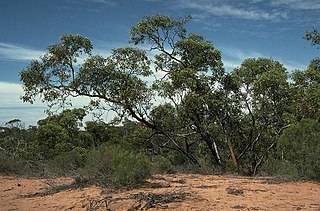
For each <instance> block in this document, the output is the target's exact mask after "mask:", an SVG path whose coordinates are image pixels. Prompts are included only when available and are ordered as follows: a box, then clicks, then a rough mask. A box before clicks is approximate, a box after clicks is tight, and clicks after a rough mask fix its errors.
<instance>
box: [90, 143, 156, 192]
mask: <svg viewBox="0 0 320 211" xmlns="http://www.w3.org/2000/svg"><path fill="white" fill-rule="evenodd" d="M85 171H86V173H87V174H88V175H89V177H90V178H92V179H93V180H94V181H96V182H98V183H100V184H102V185H112V186H115V187H120V186H135V185H137V184H140V183H142V182H143V181H145V179H147V178H148V177H149V176H150V171H151V168H150V162H149V160H148V158H147V157H146V156H145V155H144V154H141V153H136V152H132V151H130V150H127V149H123V148H120V147H119V146H114V145H105V144H104V145H101V146H100V147H99V148H98V149H96V150H93V151H91V152H90V153H89V155H88V157H87V160H86V167H85Z"/></svg>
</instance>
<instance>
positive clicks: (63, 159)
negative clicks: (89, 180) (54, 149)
mask: <svg viewBox="0 0 320 211" xmlns="http://www.w3.org/2000/svg"><path fill="white" fill-rule="evenodd" d="M86 154H87V150H86V149H84V148H81V147H76V148H74V149H73V150H71V151H70V152H63V153H61V154H59V155H57V156H56V157H54V158H53V159H52V160H50V161H49V162H48V165H49V166H50V168H51V171H53V172H54V173H59V174H62V175H66V174H70V173H72V172H73V171H76V170H78V169H80V168H83V167H84V166H85V157H86Z"/></svg>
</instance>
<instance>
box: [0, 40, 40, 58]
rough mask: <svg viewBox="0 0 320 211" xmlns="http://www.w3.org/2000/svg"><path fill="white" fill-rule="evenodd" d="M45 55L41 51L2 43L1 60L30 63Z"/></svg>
mask: <svg viewBox="0 0 320 211" xmlns="http://www.w3.org/2000/svg"><path fill="white" fill-rule="evenodd" d="M43 54H44V51H41V50H37V49H32V48H29V47H24V46H19V45H15V44H11V43H3V42H0V60H20V61H30V60H32V59H37V58H39V57H40V56H41V55H43Z"/></svg>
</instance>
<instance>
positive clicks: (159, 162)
mask: <svg viewBox="0 0 320 211" xmlns="http://www.w3.org/2000/svg"><path fill="white" fill-rule="evenodd" d="M152 171H153V172H154V173H172V172H173V166H172V164H171V162H170V160H169V159H168V158H166V157H164V156H161V155H159V156H156V157H154V158H153V162H152Z"/></svg>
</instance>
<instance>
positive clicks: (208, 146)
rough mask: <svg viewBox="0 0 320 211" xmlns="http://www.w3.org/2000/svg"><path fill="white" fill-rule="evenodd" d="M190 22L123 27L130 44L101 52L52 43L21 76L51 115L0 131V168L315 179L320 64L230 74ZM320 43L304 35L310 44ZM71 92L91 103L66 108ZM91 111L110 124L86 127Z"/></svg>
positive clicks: (84, 41) (132, 178)
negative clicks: (104, 114) (108, 52)
mask: <svg viewBox="0 0 320 211" xmlns="http://www.w3.org/2000/svg"><path fill="white" fill-rule="evenodd" d="M189 20H190V17H184V18H180V19H172V18H170V17H168V16H165V15H155V16H148V17H145V18H143V19H142V20H141V21H140V22H138V24H137V25H136V26H134V27H132V28H131V30H130V43H131V44H132V45H133V47H131V46H132V45H131V46H130V47H123V48H117V49H112V51H111V55H110V56H108V57H103V56H101V55H93V53H92V49H93V46H92V43H91V41H90V40H89V39H88V38H86V37H83V36H81V35H74V34H66V35H63V36H62V37H61V39H60V42H59V43H56V44H53V45H50V46H49V47H48V52H47V53H46V54H45V55H44V56H43V57H41V58H40V59H39V60H33V61H32V62H31V63H30V65H29V66H28V67H26V68H25V69H23V70H22V71H21V73H20V77H21V81H22V82H23V89H24V95H23V96H22V97H21V98H22V100H23V101H25V102H30V103H33V102H34V101H35V99H37V97H40V98H41V99H42V100H43V101H44V102H47V103H48V108H49V109H48V117H47V118H45V119H42V120H39V121H38V123H37V125H36V126H29V127H28V128H25V127H24V125H23V123H22V121H21V120H19V119H14V120H10V121H8V122H7V123H4V124H3V125H2V126H1V128H0V159H1V162H0V172H2V173H14V174H23V175H38V176H39V175H43V176H45V175H68V176H77V177H83V178H85V179H86V180H90V181H93V182H95V183H97V184H100V185H106V186H108V185H111V186H114V187H120V186H135V185H137V184H140V183H142V182H144V181H145V179H146V178H148V177H149V176H150V175H151V174H152V173H163V172H164V173H174V172H176V171H186V172H198V173H237V174H242V175H259V174H260V175H275V176H281V177H285V178H289V179H315V180H320V123H319V120H320V109H319V108H320V58H314V59H313V60H312V61H311V62H310V65H309V66H308V67H306V69H304V70H293V71H291V70H290V72H289V70H287V69H286V68H285V66H284V65H283V64H281V63H280V62H279V61H275V60H273V59H270V58H247V59H245V60H244V61H243V62H242V63H241V65H240V66H239V67H237V68H235V69H234V70H232V71H226V70H225V69H224V66H223V62H222V60H221V52H220V51H219V50H218V49H216V48H215V47H214V45H213V43H212V42H211V41H209V40H206V38H204V37H203V36H202V35H199V34H194V33H188V32H187V29H186V28H185V25H186V23H187V22H188V21H189ZM319 37H320V35H319V32H318V31H317V30H316V29H314V30H313V31H310V32H307V33H306V35H305V39H307V40H309V41H311V43H312V44H313V45H315V46H317V47H319V44H320V41H319ZM138 47H140V48H138ZM142 48H143V49H146V48H149V49H150V51H145V50H142ZM80 58H86V59H85V61H84V62H82V61H81V62H79V60H80ZM73 97H87V98H90V100H91V101H90V103H89V104H88V105H85V107H84V108H76V109H64V108H65V106H66V105H67V104H68V103H69V100H70V99H71V98H73ZM52 108H54V109H57V108H61V109H60V112H57V113H55V112H52ZM94 111H106V112H109V111H112V112H114V113H115V114H116V117H115V118H114V119H104V120H102V119H101V118H97V119H96V120H93V121H89V122H83V119H84V117H85V116H86V115H88V114H89V113H91V112H94Z"/></svg>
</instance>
